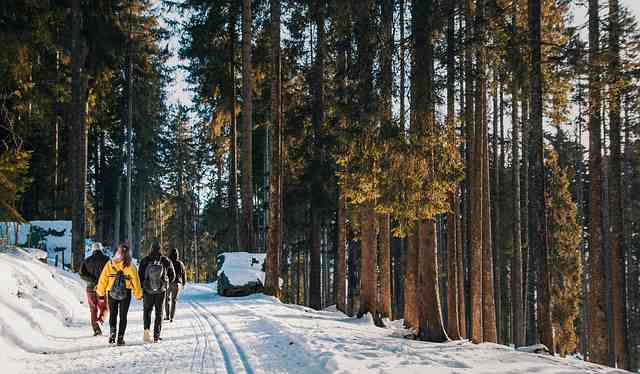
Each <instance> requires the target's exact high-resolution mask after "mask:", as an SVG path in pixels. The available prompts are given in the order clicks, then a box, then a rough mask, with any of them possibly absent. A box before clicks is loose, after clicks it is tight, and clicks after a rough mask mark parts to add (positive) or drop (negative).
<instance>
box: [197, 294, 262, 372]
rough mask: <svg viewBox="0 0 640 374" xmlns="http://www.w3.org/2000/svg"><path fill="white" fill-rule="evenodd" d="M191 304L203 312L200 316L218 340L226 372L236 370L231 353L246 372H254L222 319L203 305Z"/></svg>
mask: <svg viewBox="0 0 640 374" xmlns="http://www.w3.org/2000/svg"><path fill="white" fill-rule="evenodd" d="M191 304H192V305H193V306H195V307H197V308H198V309H200V310H201V311H202V312H203V313H202V314H201V316H202V317H204V320H205V321H206V322H207V324H208V325H209V327H210V328H211V331H212V332H213V334H214V336H215V338H216V341H217V342H218V345H219V347H220V350H221V351H222V353H223V356H224V358H225V365H226V364H227V363H228V365H227V372H228V373H229V374H232V373H235V372H236V371H235V369H234V367H233V365H232V360H231V355H232V353H233V356H237V359H238V360H237V361H239V363H240V365H241V366H242V368H243V369H244V372H245V373H246V374H255V373H256V371H255V370H254V369H253V366H252V365H251V362H250V361H249V359H248V358H247V354H246V353H245V351H244V350H243V349H242V347H241V346H240V345H239V344H238V342H237V340H236V339H235V337H234V335H233V333H231V332H230V331H229V329H228V328H226V327H225V325H224V324H223V323H222V321H220V319H219V318H218V317H216V315H215V314H214V313H213V312H211V310H209V309H207V308H206V307H205V306H204V305H202V304H200V303H199V302H196V301H193V302H191ZM234 361H235V360H234Z"/></svg>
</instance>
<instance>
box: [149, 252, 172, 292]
mask: <svg viewBox="0 0 640 374" xmlns="http://www.w3.org/2000/svg"><path fill="white" fill-rule="evenodd" d="M167 283H168V279H167V271H166V270H165V268H164V265H163V264H162V258H158V259H157V260H155V261H153V262H152V263H151V264H149V265H148V266H147V269H146V271H145V275H144V291H145V292H147V293H150V294H159V293H163V292H165V291H166V290H167Z"/></svg>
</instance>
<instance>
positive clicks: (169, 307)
mask: <svg viewBox="0 0 640 374" xmlns="http://www.w3.org/2000/svg"><path fill="white" fill-rule="evenodd" d="M179 293H180V283H171V285H170V286H169V289H168V290H167V297H166V298H165V303H164V309H165V311H166V313H167V319H168V320H171V321H173V317H175V315H176V301H178V294H179Z"/></svg>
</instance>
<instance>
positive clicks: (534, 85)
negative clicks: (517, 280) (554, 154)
mask: <svg viewBox="0 0 640 374" xmlns="http://www.w3.org/2000/svg"><path fill="white" fill-rule="evenodd" d="M540 7H541V4H540V0H529V48H530V50H531V69H530V76H531V79H530V80H531V146H530V149H529V156H530V157H529V159H530V162H531V173H530V174H529V180H530V182H529V183H530V186H531V191H530V195H529V208H530V209H531V211H532V215H531V219H530V224H531V234H530V237H531V240H530V242H529V253H530V254H534V255H535V256H536V257H537V259H538V261H537V262H538V268H537V269H536V270H537V273H538V283H537V290H536V291H537V296H538V297H537V312H538V330H539V336H540V341H541V342H542V344H544V345H545V346H547V348H548V349H549V350H550V351H551V352H552V353H553V352H555V345H554V344H553V325H552V322H551V277H550V274H549V270H548V269H549V264H548V257H549V243H548V241H547V218H546V217H547V215H546V207H545V177H544V148H543V147H544V144H543V128H542V119H543V118H542V117H543V106H542V79H543V77H542V48H541V46H540V44H541V42H540V39H541V30H540V18H541V9H540Z"/></svg>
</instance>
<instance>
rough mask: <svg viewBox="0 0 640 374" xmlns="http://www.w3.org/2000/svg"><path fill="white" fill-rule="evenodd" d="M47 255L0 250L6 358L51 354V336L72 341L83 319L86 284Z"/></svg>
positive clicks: (1, 348)
mask: <svg viewBox="0 0 640 374" xmlns="http://www.w3.org/2000/svg"><path fill="white" fill-rule="evenodd" d="M45 257H46V253H45V252H44V251H41V250H39V249H19V248H15V247H10V248H8V249H5V250H4V251H3V252H0V284H2V285H3V286H2V287H0V352H3V353H4V354H6V355H8V356H13V357H14V358H15V357H16V355H18V353H24V352H30V353H41V352H46V351H49V350H51V349H52V348H53V347H52V341H51V338H54V337H55V338H60V339H73V338H74V337H75V335H74V333H75V331H73V329H70V327H72V326H75V325H79V324H82V323H83V321H84V320H85V319H86V314H87V313H86V306H84V305H83V303H84V301H83V300H84V282H83V281H82V280H81V279H80V278H79V277H78V276H76V275H75V274H71V273H68V272H66V271H63V270H60V269H56V268H53V267H51V266H49V265H46V264H44V263H43V262H41V261H40V260H39V259H41V258H45ZM8 361H10V362H14V364H15V362H16V360H8ZM8 361H6V360H5V361H4V362H8Z"/></svg>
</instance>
